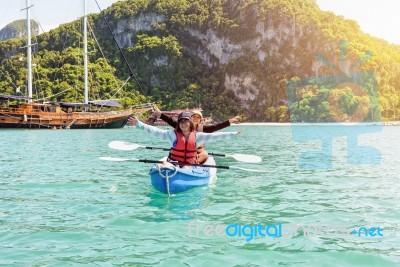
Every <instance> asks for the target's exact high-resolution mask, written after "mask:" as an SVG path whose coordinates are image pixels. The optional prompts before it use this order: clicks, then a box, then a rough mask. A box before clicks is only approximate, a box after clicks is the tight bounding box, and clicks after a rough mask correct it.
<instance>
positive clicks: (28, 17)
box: [25, 0, 32, 103]
mask: <svg viewBox="0 0 400 267" xmlns="http://www.w3.org/2000/svg"><path fill="white" fill-rule="evenodd" d="M31 7H32V6H30V3H29V0H26V8H25V9H26V30H27V44H26V50H27V52H26V56H27V59H28V62H27V68H28V103H32V43H31V38H32V37H31V14H30V11H29V9H30V8H31Z"/></svg>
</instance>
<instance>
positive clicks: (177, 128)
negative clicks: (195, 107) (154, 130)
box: [175, 120, 194, 133]
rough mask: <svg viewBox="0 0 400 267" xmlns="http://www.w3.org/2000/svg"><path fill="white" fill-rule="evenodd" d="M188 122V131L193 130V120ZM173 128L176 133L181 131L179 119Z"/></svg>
mask: <svg viewBox="0 0 400 267" xmlns="http://www.w3.org/2000/svg"><path fill="white" fill-rule="evenodd" d="M189 123H190V127H189V131H190V132H193V131H194V124H193V122H192V121H191V120H189ZM175 130H176V131H177V132H178V133H181V132H182V130H181V127H179V120H178V124H177V125H176V127H175Z"/></svg>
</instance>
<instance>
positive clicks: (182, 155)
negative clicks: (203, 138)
mask: <svg viewBox="0 0 400 267" xmlns="http://www.w3.org/2000/svg"><path fill="white" fill-rule="evenodd" d="M175 134H176V141H175V143H174V146H173V147H171V149H170V151H169V158H170V159H171V160H175V161H178V162H180V163H196V156H197V149H196V132H190V133H189V137H188V140H187V141H186V139H185V136H184V135H183V134H182V133H180V132H177V131H175Z"/></svg>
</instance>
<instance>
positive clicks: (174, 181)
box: [149, 156, 217, 195]
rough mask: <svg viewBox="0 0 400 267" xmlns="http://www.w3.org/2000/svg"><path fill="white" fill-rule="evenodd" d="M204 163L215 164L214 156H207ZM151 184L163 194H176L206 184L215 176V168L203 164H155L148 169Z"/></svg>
mask: <svg viewBox="0 0 400 267" xmlns="http://www.w3.org/2000/svg"><path fill="white" fill-rule="evenodd" d="M204 164H205V165H215V160H214V157H212V156H209V157H208V159H207V161H206V162H204ZM149 174H150V177H151V184H152V185H153V186H154V188H156V189H157V190H158V191H160V192H162V193H165V194H168V195H170V194H176V193H180V192H183V191H186V190H189V189H192V188H196V187H201V186H206V185H208V184H210V183H212V182H213V181H214V179H215V177H216V174H217V169H216V168H210V167H204V166H191V167H189V168H188V167H185V168H180V167H179V166H176V167H175V166H163V165H162V164H155V165H154V166H153V167H151V169H150V172H149Z"/></svg>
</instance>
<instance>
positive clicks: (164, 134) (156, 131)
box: [128, 117, 176, 143]
mask: <svg viewBox="0 0 400 267" xmlns="http://www.w3.org/2000/svg"><path fill="white" fill-rule="evenodd" d="M128 125H136V128H139V129H141V130H145V131H146V132H149V133H151V134H152V135H154V136H157V137H159V138H161V139H163V140H168V141H169V142H170V143H173V142H174V141H175V139H176V136H175V133H174V131H172V130H163V129H160V128H157V127H155V126H151V125H148V124H145V123H143V122H141V121H139V120H138V119H137V118H136V117H130V118H129V119H128Z"/></svg>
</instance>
